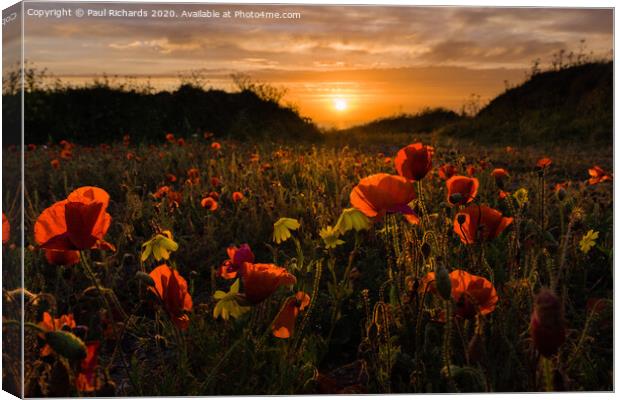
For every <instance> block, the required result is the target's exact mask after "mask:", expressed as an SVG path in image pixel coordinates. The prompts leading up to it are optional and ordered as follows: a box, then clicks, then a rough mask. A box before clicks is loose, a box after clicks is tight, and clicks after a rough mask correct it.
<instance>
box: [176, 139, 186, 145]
mask: <svg viewBox="0 0 620 400" xmlns="http://www.w3.org/2000/svg"><path fill="white" fill-rule="evenodd" d="M177 145H179V146H185V139H183V138H178V139H177Z"/></svg>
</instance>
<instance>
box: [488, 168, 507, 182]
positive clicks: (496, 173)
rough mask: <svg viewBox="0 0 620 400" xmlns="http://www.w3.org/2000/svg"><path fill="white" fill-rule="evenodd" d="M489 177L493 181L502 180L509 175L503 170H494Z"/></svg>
mask: <svg viewBox="0 0 620 400" xmlns="http://www.w3.org/2000/svg"><path fill="white" fill-rule="evenodd" d="M491 176H492V177H493V178H495V179H503V178H506V177H508V176H510V174H508V171H506V170H505V169H504V168H495V169H494V170H493V171H492V172H491Z"/></svg>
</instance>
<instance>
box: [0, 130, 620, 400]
mask: <svg viewBox="0 0 620 400" xmlns="http://www.w3.org/2000/svg"><path fill="white" fill-rule="evenodd" d="M420 141H421V142H423V143H425V144H427V145H432V146H433V147H434V153H433V154H432V169H431V170H430V171H428V173H426V174H425V176H423V177H421V178H419V179H418V180H417V181H415V182H412V181H407V180H406V179H405V178H391V179H394V181H395V182H396V181H398V182H399V183H398V185H396V186H390V188H388V190H385V188H382V187H379V188H374V189H372V190H371V192H372V193H371V192H364V193H365V194H366V195H367V196H369V197H372V196H378V197H379V199H378V200H376V201H375V202H374V207H375V209H379V215H378V217H374V218H369V217H373V216H372V215H368V216H366V215H365V214H369V211H368V210H367V208H368V207H366V206H363V204H362V206H360V203H359V202H356V204H351V193H352V191H354V192H355V190H354V188H355V187H356V185H358V184H359V183H360V180H362V179H364V178H366V177H368V176H371V175H375V174H379V173H387V174H392V175H397V170H396V168H395V158H396V156H397V153H398V151H399V150H400V149H401V148H403V147H405V146H407V145H409V144H412V143H417V142H420ZM361 143H364V144H360V145H356V146H351V147H347V146H342V145H338V144H330V142H329V140H328V141H327V142H326V143H324V144H320V145H311V144H300V145H291V146H286V147H281V146H280V145H277V144H271V143H268V142H263V143H247V142H245V143H242V142H233V141H219V140H218V141H215V140H214V139H213V138H209V137H206V138H202V137H200V138H196V139H193V140H186V141H181V142H179V141H177V140H176V139H175V138H172V137H168V138H167V139H166V138H164V137H162V138H161V143H160V144H158V145H135V144H133V143H132V140H131V138H130V137H127V138H126V140H125V143H116V144H112V145H102V146H97V147H82V146H74V145H72V144H70V143H64V144H55V145H53V146H50V147H45V146H31V147H30V148H29V149H27V151H26V153H25V165H26V172H25V204H24V207H25V229H26V231H25V241H26V246H27V247H26V251H25V289H26V290H25V301H26V315H25V320H26V321H27V322H28V323H27V325H26V327H25V332H26V338H25V346H26V349H25V350H26V354H25V366H24V368H25V374H26V388H25V391H26V395H27V396H66V395H107V396H111V395H124V396H132V395H226V394H311V393H396V392H447V391H449V392H455V391H460V392H472V391H474V392H486V391H489V392H502V391H550V390H556V391H561V390H612V389H613V384H612V377H613V353H612V349H613V335H612V296H613V292H612V288H613V282H612V264H613V254H612V251H613V207H612V206H613V198H612V182H611V181H610V180H603V181H601V182H595V181H594V180H591V182H589V179H590V178H591V176H589V173H588V170H589V169H590V168H592V167H594V166H599V167H600V168H602V170H603V171H606V172H607V174H609V177H611V174H612V171H611V170H612V154H611V148H604V149H601V148H596V147H592V148H591V149H584V148H582V147H579V146H577V145H575V146H574V147H570V146H562V147H561V148H552V147H551V148H544V149H542V148H536V147H530V148H506V147H493V146H487V147H482V146H478V145H475V144H472V143H464V142H454V141H447V140H442V141H438V140H436V139H435V138H433V137H431V136H425V137H422V138H418V137H414V136H412V135H394V136H389V137H388V136H385V137H381V138H375V139H374V140H373V141H362V142H361ZM544 157H548V158H550V160H551V164H550V165H547V166H544V167H542V168H541V167H540V166H537V162H538V161H539V160H540V159H542V158H544ZM3 164H4V165H3V170H4V171H5V178H4V179H5V183H4V193H3V204H2V209H3V212H4V214H6V217H7V220H8V223H9V224H17V222H16V221H18V218H19V206H18V204H19V200H18V192H16V191H15V190H11V189H10V188H16V187H18V179H19V177H18V176H17V175H11V174H8V173H7V172H6V171H19V157H18V152H17V151H16V150H15V149H8V150H7V151H6V152H5V153H4V158H3ZM445 164H451V165H453V166H454V167H455V169H456V171H457V172H456V175H457V176H458V175H462V176H467V177H468V176H470V175H471V176H472V177H473V178H475V179H476V180H477V184H476V186H477V194H475V193H471V190H469V191H468V193H469V194H470V195H472V196H470V197H471V198H470V197H468V195H466V194H465V193H464V192H463V193H462V194H461V195H460V197H459V196H452V197H450V196H449V194H448V193H447V190H448V189H447V185H446V182H445V181H444V179H442V178H441V177H440V173H439V171H440V170H441V171H442V174H445V172H446V171H448V170H449V168H445V167H444V168H440V167H442V166H444V165H445ZM416 165H417V164H416ZM468 167H470V168H468ZM416 168H418V169H419V168H420V167H419V165H417V167H416ZM499 168H503V169H505V170H506V171H507V172H508V176H506V177H504V178H502V177H501V174H500V173H498V172H497V171H496V172H495V173H494V172H493V171H494V170H496V169H499ZM403 181H405V183H403ZM364 182H367V181H362V183H364ZM467 182H473V181H467ZM557 184H564V186H562V187H561V188H560V187H559V186H556V185H557ZM86 186H93V187H97V188H100V189H102V190H103V191H105V192H107V194H109V198H110V200H109V205H108V206H107V213H109V215H110V216H111V223H110V225H109V229H107V230H106V229H105V228H101V226H100V225H99V222H97V224H95V225H96V226H95V227H93V226H92V223H90V224H89V223H88V219H89V218H90V217H88V215H91V214H88V213H86V214H79V215H80V216H79V217H76V218H74V219H72V220H71V223H70V225H71V226H73V225H75V224H77V225H79V226H78V227H77V228H76V229H77V230H78V231H79V232H82V234H83V236H80V237H76V234H75V232H73V233H71V232H70V233H69V239H66V235H65V236H63V237H64V239H63V240H65V239H66V240H68V241H69V242H70V243H69V244H68V245H67V244H66V243H65V244H58V243H56V242H54V241H53V240H52V241H51V242H54V243H49V242H48V243H41V237H42V236H41V235H35V223H36V221H37V220H39V221H40V222H41V221H42V218H43V219H44V220H45V221H47V223H48V224H52V225H53V224H56V225H62V224H64V223H65V219H63V218H62V217H59V216H58V215H56V220H54V218H51V219H50V217H49V216H45V215H47V214H46V213H45V212H44V210H46V209H47V208H48V207H51V206H53V205H54V204H55V203H56V202H60V201H63V200H64V199H66V198H67V197H68V196H69V201H70V202H77V203H80V204H81V206H80V207H82V206H83V208H79V207H78V208H79V210H81V211H79V212H80V213H81V212H82V211H84V210H86V209H87V207H90V206H91V205H92V202H89V199H90V198H89V197H88V196H92V193H91V194H88V193H86V194H85V193H82V197H81V198H80V199H79V201H78V200H76V197H75V196H76V195H75V194H73V195H71V193H72V192H74V191H75V190H76V189H79V188H81V187H86ZM164 187H167V189H166V188H164ZM359 189H360V188H359V187H358V189H357V190H359ZM373 190H374V191H373ZM399 191H401V192H402V191H406V192H407V193H409V194H411V193H414V195H413V196H410V195H408V197H407V196H405V197H407V198H406V200H405V202H408V203H409V206H410V207H411V209H412V210H413V212H415V214H416V215H417V216H418V217H419V220H418V222H417V223H415V224H412V223H411V221H412V220H413V218H411V217H409V218H405V217H404V216H403V215H401V214H402V212H403V210H405V209H406V208H407V204H406V203H405V204H400V203H403V201H400V203H399V204H397V206H398V207H390V206H387V205H386V204H392V203H394V202H395V201H396V200H395V197H396V196H397V195H398V193H397V192H399ZM237 192H238V193H237ZM358 193H359V192H358ZM97 196H99V195H97ZM97 196H95V197H96V198H99V197H97ZM353 197H355V196H353ZM411 197H415V198H414V199H413V200H411ZM209 199H210V200H209ZM91 200H92V199H91ZM366 200H368V201H370V200H369V198H367V199H366ZM409 200H411V201H409ZM98 201H99V200H98ZM466 201H469V202H468V203H467V204H464V205H458V204H457V205H452V204H450V203H465V202H466ZM370 202H371V203H372V201H370ZM95 203H97V202H95ZM104 203H106V202H105V201H100V202H99V203H97V204H99V206H100V207H101V204H103V208H105V204H104ZM362 203H363V202H362ZM379 203H380V204H379ZM89 204H90V205H89ZM352 206H356V207H357V208H358V209H359V211H355V210H354V209H351V208H352ZM483 206H488V207H490V208H493V209H495V210H498V212H500V213H501V214H502V215H503V216H504V218H505V219H506V220H505V221H504V220H502V221H504V225H507V226H504V228H505V229H503V230H502V229H499V228H498V229H496V230H495V231H494V233H493V234H487V233H488V232H489V231H488V230H487V228H489V229H490V225H492V223H493V221H490V222H486V224H488V225H489V227H487V226H485V221H477V222H478V225H479V226H482V227H479V228H478V229H475V227H474V228H471V229H472V231H470V233H471V234H472V236H471V237H470V239H471V240H470V243H468V244H466V243H467V240H465V241H463V240H462V239H461V237H460V236H461V235H462V234H463V231H462V230H461V229H463V230H467V229H468V226H474V225H475V224H474V222H473V221H474V219H475V218H478V214H476V212H480V211H481V210H483V209H485V210H486V208H484V207H483ZM397 209H398V211H400V212H393V211H397ZM67 210H69V209H68V208H67ZM89 210H90V208H89ZM382 211H383V212H382ZM385 211H388V212H387V213H386V212H385ZM84 212H85V211H84ZM97 212H99V213H100V214H99V216H100V217H101V215H104V211H103V209H97ZM408 212H409V211H405V213H408ZM468 213H469V214H468ZM383 214H385V215H383ZM465 214H468V215H467V218H466V217H465ZM68 215H69V211H67V214H66V218H67V219H66V221H67V224H69V216H68ZM484 215H486V214H484ZM46 218H47V219H46ZM101 218H104V217H101ZM281 218H289V219H292V220H295V221H291V220H280V219H281ZM278 221H280V223H277V224H276V222H278ZM347 221H348V222H349V224H347V223H346V222H347ZM508 221H509V222H508ZM102 224H103V225H106V224H107V223H102ZM274 224H276V226H275V227H274ZM3 225H4V223H3ZM466 225H467V226H466ZM355 228H357V229H355ZM12 229H13V231H12V232H11V236H10V238H9V239H8V241H7V242H6V243H4V244H3V262H4V263H5V265H6V266H7V267H6V268H4V269H3V274H4V275H3V279H4V282H5V284H4V286H5V290H4V304H5V306H4V307H5V315H4V316H3V317H4V319H5V321H10V320H11V319H12V318H17V316H18V314H17V310H16V307H17V305H18V300H17V297H18V295H19V291H12V292H11V290H10V289H15V288H19V286H20V282H19V276H18V274H14V273H11V271H15V270H16V268H18V267H16V266H18V265H19V255H20V251H19V248H18V246H16V244H17V243H18V236H17V233H16V232H17V230H16V228H15V227H14V226H12ZM50 229H51V228H50ZM54 229H60V230H62V226H61V227H59V226H55V227H54ZM67 229H69V228H66V229H65V230H67ZM358 229H359V230H358ZM69 230H70V229H69ZM274 230H275V232H274ZM459 230H461V232H460V233H461V235H460V234H459V232H458V231H459ZM286 232H288V233H290V237H289V238H286V236H287V235H286ZM478 232H479V233H478ZM274 233H275V236H274ZM89 234H92V235H94V237H96V238H97V239H103V240H104V241H105V242H107V243H109V245H107V244H104V243H103V241H101V240H98V241H97V242H96V243H95V242H93V241H90V239H87V238H86V237H87V236H88V235H89ZM43 236H44V235H43ZM5 238H6V237H5V236H3V239H5ZM283 238H286V239H285V240H281V239H283ZM151 239H154V240H151ZM3 242H4V240H3ZM78 242H79V243H78ZM277 242H279V243H277ZM471 242H473V243H471ZM80 243H83V244H80ZM246 243H247V244H248V245H249V248H250V249H251V254H250V252H248V251H247V248H244V249H243V250H241V249H240V250H239V251H238V252H237V254H232V252H228V251H227V249H228V247H229V246H231V245H232V246H237V247H239V246H241V245H242V244H246ZM144 244H146V246H143V245H144ZM63 246H65V247H63ZM67 246H68V247H67ZM43 247H47V248H57V249H58V248H61V247H63V248H65V249H69V248H70V249H71V251H79V257H78V256H77V254H78V253H73V254H72V255H71V254H69V255H68V254H64V253H63V257H60V255H59V254H55V255H56V256H58V257H55V258H54V259H53V260H50V259H49V257H47V258H46V256H45V252H46V250H44V249H43ZM92 247H99V248H97V249H95V248H92ZM101 248H103V249H101ZM146 249H148V250H149V253H146V252H145V250H146ZM143 255H144V256H145V257H142V256H143ZM231 255H232V259H231V262H228V263H226V261H227V260H228V259H229V257H230V256H231ZM166 257H167V259H166ZM155 258H162V259H160V260H155ZM59 259H62V260H59ZM50 261H52V262H50ZM243 261H247V263H243ZM54 264H73V265H54ZM162 264H165V265H167V266H169V267H170V268H167V267H161V268H156V267H158V266H160V265H162ZM223 264H224V268H222V265H223ZM236 264H238V265H236ZM261 264H274V265H275V266H278V267H281V268H283V269H279V268H276V267H275V266H274V265H271V266H268V267H267V266H263V267H261V266H260V265H261ZM257 265H259V266H258V267H257ZM11 267H12V268H11ZM459 271H464V272H459ZM235 272H236V277H235V278H232V279H225V278H227V277H229V276H228V275H234V273H235ZM465 272H466V273H468V274H472V275H473V277H469V276H468V275H464V274H465ZM429 273H430V275H429ZM448 273H450V275H449V277H450V278H452V279H449V277H448ZM459 274H461V275H460V276H461V277H462V276H466V279H464V280H463V279H462V278H461V280H459V279H456V278H455V277H458V276H459ZM223 275H224V276H223ZM433 277H436V282H435V281H433ZM455 279H456V280H455ZM184 282H185V284H184ZM153 285H154V286H153ZM463 285H465V287H463ZM467 285H469V286H467ZM6 289H9V290H6ZM547 289H549V290H551V292H550V291H548V290H547ZM190 299H191V300H190ZM12 306H13V307H12ZM45 313H47V314H45ZM216 315H217V317H216ZM62 316H65V317H64V318H63V319H62V320H61V317H62ZM225 317H226V318H225ZM55 320H57V321H55ZM293 321H296V323H295V326H294V329H293V328H292V322H293ZM3 326H4V328H3V329H4V330H5V348H6V346H7V345H10V344H11V343H12V342H11V340H13V341H14V342H13V344H15V343H17V342H15V341H17V340H18V338H19V336H18V332H19V331H18V329H17V328H16V325H13V324H12V323H11V322H8V323H7V322H5V324H3ZM63 330H64V331H65V332H70V334H69V333H59V331H63ZM287 336H288V337H287ZM6 340H8V342H7V341H6ZM17 362H18V361H17V360H15V359H13V358H12V357H11V354H9V353H5V354H4V363H5V365H17ZM15 374H16V372H15V370H13V372H11V369H10V368H5V372H4V380H5V382H6V383H7V384H11V382H13V384H14V385H17V383H15V382H14V381H15V380H16V379H18V378H16V376H15Z"/></svg>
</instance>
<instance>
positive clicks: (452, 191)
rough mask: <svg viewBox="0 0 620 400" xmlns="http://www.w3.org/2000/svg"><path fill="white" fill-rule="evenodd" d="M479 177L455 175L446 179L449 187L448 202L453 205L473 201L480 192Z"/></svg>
mask: <svg viewBox="0 0 620 400" xmlns="http://www.w3.org/2000/svg"><path fill="white" fill-rule="evenodd" d="M478 186H479V183H478V179H476V178H468V177H466V176H460V175H455V176H453V177H452V178H450V179H448V180H447V181H446V188H447V189H448V194H447V198H448V203H450V204H451V205H453V206H455V205H465V204H467V203H469V202H471V201H472V200H473V199H474V198H475V197H476V195H477V194H478Z"/></svg>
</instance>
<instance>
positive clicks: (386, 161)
mask: <svg viewBox="0 0 620 400" xmlns="http://www.w3.org/2000/svg"><path fill="white" fill-rule="evenodd" d="M383 163H384V164H388V165H389V164H391V163H392V157H385V158H384V159H383Z"/></svg>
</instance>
